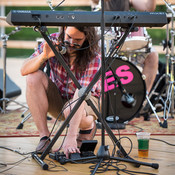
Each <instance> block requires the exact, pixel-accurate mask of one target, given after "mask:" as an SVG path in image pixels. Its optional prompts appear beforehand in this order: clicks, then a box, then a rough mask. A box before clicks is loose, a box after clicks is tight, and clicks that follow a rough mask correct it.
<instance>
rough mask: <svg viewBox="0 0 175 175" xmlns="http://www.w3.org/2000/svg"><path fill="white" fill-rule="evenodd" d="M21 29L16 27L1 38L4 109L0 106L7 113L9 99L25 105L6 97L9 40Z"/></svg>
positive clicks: (2, 99)
mask: <svg viewBox="0 0 175 175" xmlns="http://www.w3.org/2000/svg"><path fill="white" fill-rule="evenodd" d="M20 30H21V29H20V28H19V27H16V28H15V30H13V31H12V32H10V33H9V34H2V35H1V39H2V41H3V97H2V98H1V99H0V101H2V109H1V108H0V110H1V112H2V113H6V104H7V102H9V101H13V102H15V103H16V104H18V105H21V106H22V107H25V108H26V106H24V105H22V104H20V103H18V102H16V101H14V100H10V99H8V98H6V52H7V41H8V38H9V37H10V35H12V34H15V33H16V32H19V31H20Z"/></svg>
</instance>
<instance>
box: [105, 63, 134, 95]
mask: <svg viewBox="0 0 175 175" xmlns="http://www.w3.org/2000/svg"><path fill="white" fill-rule="evenodd" d="M129 69H130V67H129V66H128V65H122V66H120V67H118V68H117V69H116V71H115V73H116V75H117V76H118V77H119V78H120V81H121V83H122V84H129V83H130V82H132V81H133V79H134V75H133V73H132V72H131V71H129ZM106 77H107V78H106V79H105V87H104V90H105V92H107V91H110V90H112V89H114V88H115V82H114V81H115V78H114V76H113V73H112V71H108V72H106ZM117 87H118V85H117Z"/></svg>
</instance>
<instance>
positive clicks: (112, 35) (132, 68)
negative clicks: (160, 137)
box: [104, 4, 175, 128]
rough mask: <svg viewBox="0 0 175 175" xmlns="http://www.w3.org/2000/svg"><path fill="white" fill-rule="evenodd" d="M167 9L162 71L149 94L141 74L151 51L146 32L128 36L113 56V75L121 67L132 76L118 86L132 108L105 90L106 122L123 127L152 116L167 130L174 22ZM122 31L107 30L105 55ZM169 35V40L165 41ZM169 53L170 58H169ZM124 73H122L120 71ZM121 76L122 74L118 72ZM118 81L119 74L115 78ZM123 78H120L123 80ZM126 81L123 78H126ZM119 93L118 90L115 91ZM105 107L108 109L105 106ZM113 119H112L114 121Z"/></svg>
mask: <svg viewBox="0 0 175 175" xmlns="http://www.w3.org/2000/svg"><path fill="white" fill-rule="evenodd" d="M166 5H167V9H168V11H167V17H168V18H169V19H171V25H172V26H171V29H170V30H169V28H168V26H169V24H167V29H166V30H167V36H166V38H167V39H166V40H167V41H166V42H165V43H171V45H170V44H166V45H165V44H164V48H166V63H165V67H166V69H165V71H164V72H163V73H162V72H161V73H160V72H159V73H158V74H157V77H156V80H155V82H154V84H153V87H152V90H151V92H150V93H149V94H148V93H147V91H146V88H145V78H146V77H145V76H144V75H143V74H142V73H141V72H142V70H143V67H144V61H145V59H146V57H147V55H148V54H149V53H150V52H151V51H152V48H153V47H152V40H151V37H150V36H149V35H148V33H147V31H146V28H144V27H139V28H136V31H134V32H131V33H130V34H129V35H128V37H127V38H126V39H125V42H124V43H123V45H122V47H121V49H120V51H119V52H118V53H117V54H116V55H115V61H114V62H113V65H112V69H113V71H114V72H116V74H117V70H118V69H120V68H121V67H128V69H127V70H129V72H130V73H131V74H133V77H134V78H133V81H131V82H130V83H126V84H125V83H123V82H122V80H121V79H120V80H121V83H122V86H123V87H124V88H125V89H126V90H127V92H128V93H130V94H131V96H132V97H133V98H134V99H135V104H134V105H133V106H132V107H128V106H126V105H123V103H122V94H121V93H118V92H117V91H119V90H116V89H117V88H115V89H114V88H112V89H111V87H112V85H109V86H108V88H109V89H108V90H107V91H108V92H106V98H107V100H106V106H109V107H107V109H106V114H107V116H108V117H106V120H107V121H108V122H113V121H114V120H116V121H117V122H119V123H127V122H128V121H130V120H131V119H132V118H134V117H138V116H144V119H145V120H149V119H150V118H149V117H150V115H151V114H152V113H154V114H155V117H156V118H157V120H158V122H159V125H160V126H161V127H163V128H167V127H168V124H167V119H168V117H172V118H174V117H173V114H174V63H175V57H174V36H175V30H174V24H173V22H174V18H175V12H174V9H175V6H173V5H172V6H170V5H169V4H166ZM122 30H123V29H122V28H119V27H117V28H114V27H111V28H110V29H109V28H108V29H107V31H106V33H105V35H104V37H105V54H106V56H108V55H109V52H110V47H112V45H113V44H114V43H116V42H117V41H118V39H119V38H120V37H121V36H122V34H123V31H122ZM169 33H170V34H171V40H169ZM169 49H170V50H171V54H169ZM123 71H125V70H123ZM121 72H122V71H121ZM117 76H118V77H120V76H119V74H117ZM123 77H124V76H123ZM105 78H106V81H108V80H109V78H110V77H108V72H106V77H105ZM125 78H126V79H127V78H128V77H127V74H126V77H125ZM118 89H119V88H118ZM107 104H108V105H107ZM158 112H163V119H164V121H163V123H162V122H161V120H160V119H159V116H158V114H157V113H158ZM114 116H116V118H115V119H113V118H114Z"/></svg>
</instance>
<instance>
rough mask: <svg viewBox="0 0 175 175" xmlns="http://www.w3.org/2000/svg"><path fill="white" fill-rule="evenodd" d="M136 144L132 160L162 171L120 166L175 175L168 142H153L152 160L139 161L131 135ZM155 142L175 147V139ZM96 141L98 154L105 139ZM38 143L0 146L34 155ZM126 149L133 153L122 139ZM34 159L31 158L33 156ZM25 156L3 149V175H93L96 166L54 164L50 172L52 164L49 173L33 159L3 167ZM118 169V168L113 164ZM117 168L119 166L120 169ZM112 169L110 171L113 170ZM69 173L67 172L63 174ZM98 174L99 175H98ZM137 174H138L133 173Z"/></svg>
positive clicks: (0, 141)
mask: <svg viewBox="0 0 175 175" xmlns="http://www.w3.org/2000/svg"><path fill="white" fill-rule="evenodd" d="M128 137H129V138H130V139H131V141H132V144H133V149H132V151H131V153H130V157H132V158H133V159H135V160H138V161H143V162H148V163H158V164H159V169H153V168H151V167H148V166H143V165H141V166H140V167H139V168H136V167H134V166H133V164H131V163H126V162H121V161H120V162H119V164H124V165H126V167H127V170H131V171H137V172H140V173H137V174H139V175H140V174H141V172H146V173H153V174H157V175H166V174H167V175H174V173H175V161H174V157H175V149H174V146H170V145H168V144H166V143H164V142H161V141H157V140H150V150H149V157H148V158H145V159H141V158H138V153H137V139H136V136H134V135H130V136H128ZM151 138H153V139H161V140H164V141H166V142H169V143H172V144H173V143H174V144H175V136H160V135H157V136H151ZM95 139H96V140H98V144H97V147H96V149H95V153H96V152H97V151H98V149H99V146H100V145H101V137H100V136H96V137H95ZM61 141H62V138H61V137H60V138H59V139H58V140H57V142H56V143H55V144H54V146H53V149H54V148H57V147H58V145H60V144H61ZM105 142H106V145H109V150H110V152H111V151H112V149H113V144H112V142H111V140H110V138H109V137H108V136H106V137H105ZM37 143H38V138H36V137H4V138H0V146H1V147H2V146H4V147H8V148H11V149H13V150H19V151H20V152H25V153H26V152H30V151H34V150H35V147H36V145H37ZM121 144H122V146H123V148H124V149H125V151H126V152H127V151H129V149H130V147H131V144H130V142H129V140H128V139H122V142H121ZM29 155H30V154H29ZM23 158H24V156H21V155H19V154H17V153H15V152H11V151H8V150H4V149H0V163H1V164H0V174H3V175H7V174H8V175H24V174H25V175H41V174H42V175H48V174H49V175H56V174H61V175H86V174H91V173H90V169H89V166H91V165H93V164H82V163H80V164H73V163H67V164H65V165H61V164H60V163H58V162H57V161H54V164H55V165H56V166H57V167H55V168H52V169H50V168H51V167H53V165H52V164H50V165H49V169H50V170H49V171H48V170H42V168H41V167H40V166H39V165H38V163H36V161H35V160H33V159H32V158H31V157H29V158H28V159H26V160H24V161H22V162H20V163H18V164H17V165H15V166H14V165H8V166H7V167H3V165H2V163H4V164H7V163H8V164H9V163H14V162H17V161H19V160H21V159H23ZM48 160H52V159H50V158H48V157H46V158H45V159H44V161H45V162H46V163H48ZM113 165H116V164H113ZM12 166H14V167H13V168H12V169H9V170H8V171H5V172H2V171H4V170H5V169H8V168H10V167H12ZM116 166H117V165H116ZM117 167H119V168H123V166H122V165H120V166H119V165H118V166H117ZM111 168H112V167H109V169H111ZM64 169H65V170H66V171H63V170H64ZM119 173H120V174H121V175H123V174H126V173H124V172H121V171H120V172H119ZM96 174H97V173H96ZM101 174H105V175H113V174H117V171H116V170H114V171H106V172H104V173H101ZM133 174H136V173H133Z"/></svg>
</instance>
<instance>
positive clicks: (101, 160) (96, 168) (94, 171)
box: [91, 158, 103, 175]
mask: <svg viewBox="0 0 175 175" xmlns="http://www.w3.org/2000/svg"><path fill="white" fill-rule="evenodd" d="M102 162H103V159H102V158H101V159H100V161H99V162H98V163H97V165H96V166H95V168H94V170H93V172H92V173H91V175H94V174H95V173H96V171H97V170H98V168H99V167H100V164H101V163H102Z"/></svg>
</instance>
